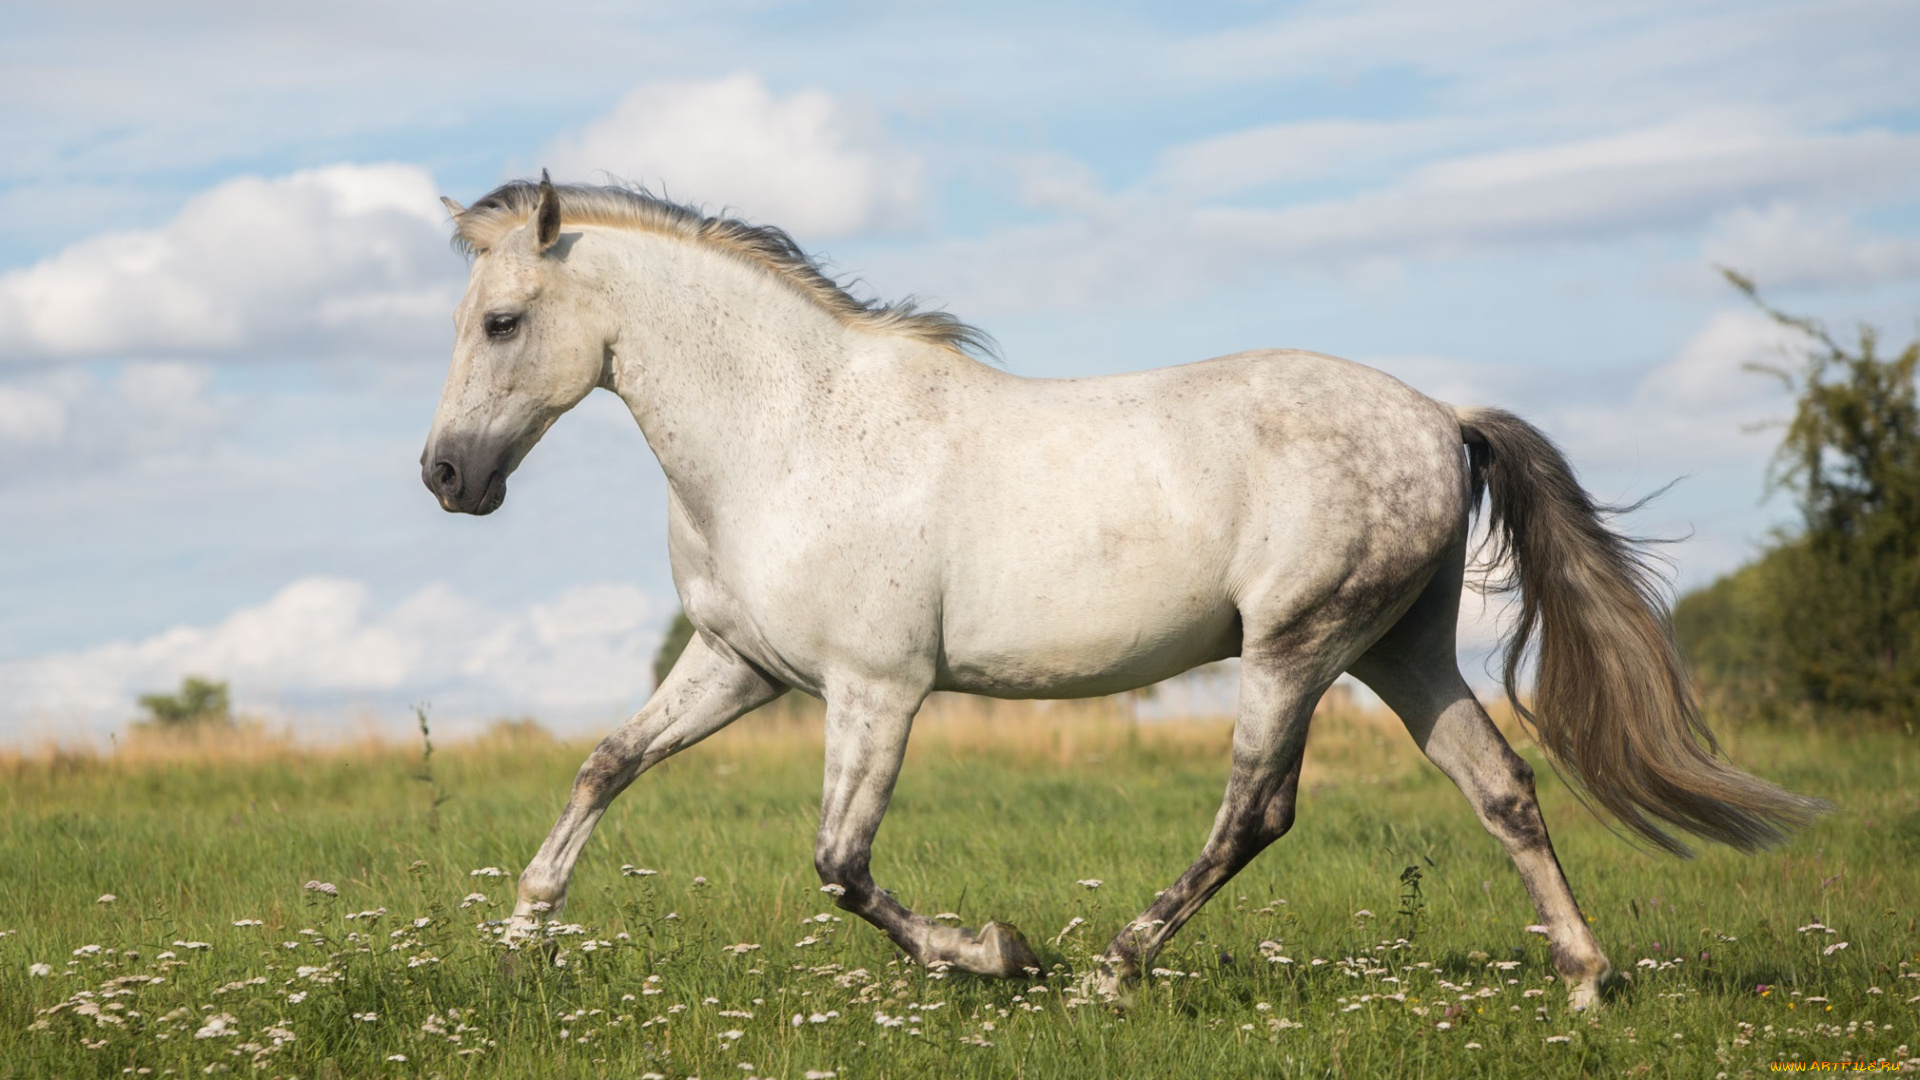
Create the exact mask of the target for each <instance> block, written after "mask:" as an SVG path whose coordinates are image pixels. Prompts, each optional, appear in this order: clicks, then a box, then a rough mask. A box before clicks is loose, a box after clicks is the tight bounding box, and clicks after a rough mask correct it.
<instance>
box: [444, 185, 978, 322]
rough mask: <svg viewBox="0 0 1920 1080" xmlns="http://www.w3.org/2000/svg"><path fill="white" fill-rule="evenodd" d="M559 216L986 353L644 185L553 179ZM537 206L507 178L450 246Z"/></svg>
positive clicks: (765, 234) (908, 307) (946, 317)
mask: <svg viewBox="0 0 1920 1080" xmlns="http://www.w3.org/2000/svg"><path fill="white" fill-rule="evenodd" d="M554 191H555V192H556V193H558V194H559V196H560V219H561V221H562V222H566V223H572V224H575V225H604V226H609V227H612V228H617V229H644V230H646V231H648V232H656V233H663V234H665V235H668V236H677V237H680V238H682V239H685V240H691V241H693V242H695V243H698V244H703V245H705V246H707V247H710V248H714V249H716V250H718V251H723V252H726V253H727V254H729V255H732V256H734V257H735V258H739V259H744V260H745V261H747V262H749V263H752V264H754V265H756V266H759V267H762V268H764V269H766V270H767V271H769V272H771V273H772V274H773V275H774V276H775V277H778V278H780V279H781V280H782V281H785V282H786V283H787V284H788V285H791V286H792V287H793V288H794V289H795V290H797V291H798V292H799V293H800V294H801V295H802V296H805V297H807V298H808V299H810V300H812V301H813V302H814V303H816V304H818V305H820V307H821V308H823V309H825V310H826V311H827V312H828V313H829V314H831V315H833V316H834V317H835V318H837V319H839V320H840V321H841V322H843V323H846V324H848V325H851V326H859V327H863V328H865V329H869V330H877V331H881V332H885V333H893V334H901V335H904V336H906V337H910V338H915V339H918V340H920V341H924V342H927V343H928V344H931V345H940V346H944V347H946V348H949V349H954V350H956V351H965V352H971V353H975V354H978V355H987V356H990V355H992V353H993V351H994V347H993V339H992V338H990V337H988V336H987V334H986V332H985V331H982V330H979V329H976V328H974V327H972V326H969V325H967V324H966V323H964V322H961V321H960V320H959V319H957V318H955V317H954V316H953V315H951V314H949V313H947V312H945V311H923V310H921V309H920V308H919V307H918V306H917V305H916V304H915V303H914V301H913V300H912V298H908V299H906V300H902V301H899V302H896V303H886V302H884V301H881V300H861V299H858V298H857V297H855V296H853V295H852V294H851V293H849V292H848V291H847V290H846V288H845V287H844V286H842V285H841V284H840V283H839V282H837V281H835V280H834V279H833V278H832V277H830V276H828V274H827V273H826V272H825V271H824V270H822V269H821V268H820V264H819V263H817V262H815V261H814V260H813V258H812V257H811V256H809V255H808V254H807V253H806V252H805V251H802V250H801V249H800V245H799V244H797V243H795V242H794V240H793V237H791V236H788V235H787V233H786V232H785V230H782V229H779V228H776V227H774V226H772V225H749V224H748V223H746V222H744V221H741V220H739V219H737V218H730V217H721V216H712V217H709V216H708V215H706V214H703V213H701V212H700V211H698V210H695V209H693V208H692V207H688V206H682V205H681V204H679V203H676V202H671V201H669V200H667V199H663V198H661V197H659V196H657V195H654V194H652V193H651V192H649V191H647V190H645V189H644V188H637V187H614V186H605V187H603V186H596V185H590V184H555V185H554ZM539 206H540V185H539V183H537V182H536V181H532V180H511V181H508V182H507V183H505V184H502V185H500V186H499V187H497V188H495V189H493V190H492V191H490V192H488V193H487V194H486V195H485V196H484V197H482V198H481V199H480V201H478V202H476V203H474V204H473V205H472V206H470V207H468V208H467V209H466V210H465V211H464V212H462V213H461V214H459V215H458V216H457V217H455V218H454V236H453V242H454V246H456V247H458V248H459V249H460V250H461V251H462V252H464V253H466V254H467V255H469V256H471V255H473V254H475V253H477V252H481V251H485V250H486V249H488V248H490V247H492V246H493V245H494V244H496V243H498V242H499V241H500V239H501V237H503V236H505V235H506V234H507V233H508V232H509V231H511V230H513V229H515V228H518V227H519V226H520V225H522V224H523V223H525V222H526V221H527V220H528V219H530V218H531V217H532V216H533V214H534V212H535V211H536V210H537V209H538V208H539Z"/></svg>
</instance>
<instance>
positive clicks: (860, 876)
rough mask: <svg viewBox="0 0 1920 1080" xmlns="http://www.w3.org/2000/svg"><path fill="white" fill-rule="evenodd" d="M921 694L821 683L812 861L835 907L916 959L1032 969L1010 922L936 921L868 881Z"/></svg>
mask: <svg viewBox="0 0 1920 1080" xmlns="http://www.w3.org/2000/svg"><path fill="white" fill-rule="evenodd" d="M925 697H926V690H925V689H924V688H920V689H908V688H904V687H888V686H884V685H879V684H868V685H856V686H841V687H829V689H828V692H827V766H826V784H825V788H826V790H825V793H824V794H823V796H822V798H821V805H820V835H819V839H818V840H817V842H816V843H815V846H814V854H813V862H814V867H815V868H816V869H817V870H819V872H820V880H821V882H822V883H823V885H824V888H825V889H826V890H827V891H828V892H830V893H832V894H834V897H835V900H836V902H837V903H839V905H840V906H841V907H842V908H844V909H846V910H848V911H851V912H853V913H854V914H856V915H858V916H860V917H861V918H863V919H865V920H867V921H868V922H870V923H872V924H873V925H875V926H877V927H879V928H880V929H881V930H883V931H885V932H886V934H887V936H888V937H890V938H892V939H893V942H894V944H896V945H898V946H900V948H901V950H902V951H904V952H905V953H906V954H907V955H908V956H910V957H912V958H913V960H914V961H915V962H916V963H919V964H921V965H923V966H927V967H933V966H937V965H951V966H953V967H957V968H959V969H960V970H962V971H968V972H972V973H973V974H975V975H993V976H998V977H1001V978H1013V977H1015V976H1019V975H1021V974H1023V973H1024V974H1027V975H1029V976H1038V975H1039V974H1040V961H1039V959H1038V958H1037V957H1035V956H1034V954H1033V950H1032V949H1030V948H1028V947H1027V943H1026V942H1025V941H1024V940H1022V939H1021V937H1020V934H1019V932H1018V931H1016V930H1014V929H1013V928H1012V927H1009V926H1002V925H997V924H995V923H988V924H986V925H985V926H983V927H981V928H980V932H979V933H978V934H975V933H973V932H971V931H968V930H962V929H960V928H958V927H953V926H942V925H940V924H938V923H935V922H933V921H932V920H931V919H928V918H926V917H925V916H922V915H916V914H914V913H913V912H912V911H909V910H907V908H906V906H905V905H903V904H901V903H900V902H899V901H898V900H895V899H894V898H893V897H892V896H891V895H889V894H888V893H887V892H886V891H884V890H882V889H879V888H876V887H875V886H874V883H873V874H872V873H871V871H870V869H869V865H870V862H871V860H872V854H873V838H874V835H875V834H876V833H878V832H879V830H880V819H881V817H882V816H884V815H885V814H886V812H887V803H888V802H889V801H890V800H891V799H892V797H893V784H894V781H895V780H896V779H898V778H899V776H900V761H901V759H902V757H903V756H904V755H905V753H906V749H907V734H908V732H909V731H910V730H911V729H912V727H913V715H914V713H915V712H917V711H918V710H919V708H920V702H921V700H922V699H924V698H925Z"/></svg>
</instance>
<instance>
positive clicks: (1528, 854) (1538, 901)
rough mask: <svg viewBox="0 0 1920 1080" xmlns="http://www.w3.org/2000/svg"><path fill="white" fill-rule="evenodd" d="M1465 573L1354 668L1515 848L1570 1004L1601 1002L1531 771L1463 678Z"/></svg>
mask: <svg viewBox="0 0 1920 1080" xmlns="http://www.w3.org/2000/svg"><path fill="white" fill-rule="evenodd" d="M1459 597H1460V564H1459V561H1458V560H1456V561H1455V563H1454V565H1453V566H1452V567H1451V572H1449V571H1447V570H1443V571H1441V573H1439V574H1438V575H1436V576H1435V579H1434V582H1433V583H1432V584H1430V585H1429V586H1428V587H1427V590H1426V592H1425V593H1423V594H1422V595H1421V597H1420V599H1419V600H1418V601H1417V602H1416V603H1415V605H1414V607H1413V608H1412V609H1411V610H1410V611H1408V613H1407V614H1406V615H1405V616H1404V617H1403V618H1402V619H1401V620H1400V622H1399V623H1398V624H1397V625H1396V626H1395V627H1394V628H1393V629H1392V630H1391V631H1389V632H1388V634H1387V636H1386V637H1384V638H1382V639H1381V640H1380V642H1379V643H1377V644H1376V645H1375V646H1374V647H1373V649H1372V650H1371V651H1369V652H1368V653H1367V655H1366V656H1364V657H1362V658H1361V660H1360V661H1358V662H1357V663H1355V664H1354V665H1353V667H1352V669H1351V670H1352V672H1353V675H1354V676H1355V677H1356V678H1358V679H1360V680H1361V681H1362V682H1365V683H1366V684H1367V685H1368V686H1370V687H1372V688H1373V690H1374V692H1375V693H1377V694H1379V695H1380V698H1381V700H1382V701H1385V702H1386V703H1387V705H1388V706H1389V707H1390V708H1392V709H1393V711H1394V712H1396V713H1398V714H1399V715H1400V719H1401V721H1402V722H1403V723H1405V724H1406V726H1407V731H1408V732H1409V733H1410V734H1412V736H1413V740H1414V742H1416V743H1418V744H1419V745H1420V749H1421V750H1422V751H1424V752H1425V753H1426V755H1427V757H1428V759H1429V760H1431V761H1432V762H1433V763H1434V764H1435V765H1437V766H1439V768H1440V771H1441V772H1443V773H1445V774H1447V776H1448V777H1449V778H1450V779H1451V780H1453V782H1454V783H1455V784H1457V785H1459V788H1460V791H1461V793H1462V794H1464V795H1466V797H1467V801H1468V802H1470V803H1472V804H1473V809H1474V812H1475V813H1476V814H1478V815H1479V817H1480V823H1481V824H1482V825H1484V826H1485V827H1486V830H1487V831H1488V832H1490V833H1492V834H1493V835H1494V837H1495V838H1496V839H1498V840H1499V841H1500V843H1501V844H1502V845H1504V846H1505V847H1506V849H1507V855H1508V856H1509V857H1510V858H1512V859H1513V865H1514V867H1515V869H1517V870H1519V872H1520V880H1521V881H1522V882H1523V883H1524V884H1525V885H1526V887H1527V894H1528V895H1529V896H1530V897H1532V899H1533V906H1534V910H1535V911H1537V912H1538V913H1539V918H1540V922H1541V924H1542V925H1544V926H1545V927H1546V930H1547V941H1548V945H1549V948H1550V950H1551V952H1552V954H1553V965H1554V968H1555V969H1556V970H1557V971H1559V973H1560V977H1561V978H1562V979H1564V980H1565V981H1566V983H1567V990H1568V1002H1569V1003H1570V1004H1571V1005H1572V1006H1573V1007H1574V1008H1576V1009H1584V1008H1587V1007H1588V1006H1591V1005H1593V1004H1595V1003H1596V1002H1597V1001H1598V1000H1599V986H1600V980H1601V979H1602V978H1604V977H1605V976H1606V974H1607V971H1608V970H1609V968H1608V964H1607V958H1606V956H1605V954H1603V953H1602V952H1601V951H1600V943H1599V942H1598V941H1596V940H1595V939H1594V936H1593V931H1592V929H1591V928H1589V927H1588V926H1587V922H1586V919H1585V918H1583V917H1582V916H1581V914H1580V906H1579V904H1578V903H1576V902H1575V901H1574V898H1573V890H1572V888H1570V887H1569V886H1568V885H1567V877H1566V874H1565V873H1564V872H1562V871H1561V869H1560V860H1559V859H1558V858H1557V857H1556V856H1555V855H1554V852H1553V843H1552V841H1551V840H1549V839H1548V837H1547V826H1546V822H1545V821H1544V820H1542V818H1541V816H1540V805H1539V803H1538V802H1537V801H1536V800H1535V798H1534V790H1533V768H1532V766H1530V765H1528V764H1527V763H1526V760H1525V759H1523V758H1521V756H1520V755H1519V754H1516V753H1514V752H1513V748H1512V747H1511V746H1509V745H1507V740H1506V737H1505V736H1503V735H1501V734H1500V729H1499V728H1497V727H1495V726H1494V724H1493V721H1492V719H1490V718H1489V717H1488V716H1487V713H1486V710H1485V709H1483V708H1481V707H1480V702H1479V701H1477V700H1475V698H1474V696H1473V691H1472V690H1471V689H1469V688H1468V687H1467V684H1466V681H1465V680H1464V679H1462V678H1461V677H1460V668H1459V662H1458V660H1457V659H1456V657H1455V655H1454V625H1455V619H1456V612H1457V610H1458V607H1459Z"/></svg>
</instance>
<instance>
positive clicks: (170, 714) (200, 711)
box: [140, 675, 233, 728]
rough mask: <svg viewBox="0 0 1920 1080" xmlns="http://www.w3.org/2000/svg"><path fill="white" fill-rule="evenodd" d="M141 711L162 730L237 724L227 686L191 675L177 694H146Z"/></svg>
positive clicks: (143, 697) (181, 681) (141, 700)
mask: <svg viewBox="0 0 1920 1080" xmlns="http://www.w3.org/2000/svg"><path fill="white" fill-rule="evenodd" d="M140 707H141V708H143V709H145V710H147V716H148V719H147V721H146V722H147V723H148V724H150V725H152V726H153V727H158V728H187V727H197V726H200V725H203V724H221V725H228V726H231V725H232V724H233V708H232V705H231V704H230V702H229V701H228V699H227V684H226V683H223V682H214V681H213V680H211V679H203V678H200V677H199V676H197V675H189V676H187V677H186V678H184V679H182V680H180V692H179V693H177V694H143V695H141V697H140Z"/></svg>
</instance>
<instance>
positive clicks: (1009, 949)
mask: <svg viewBox="0 0 1920 1080" xmlns="http://www.w3.org/2000/svg"><path fill="white" fill-rule="evenodd" d="M980 949H981V951H982V952H984V953H985V954H986V957H987V962H988V963H989V964H990V965H991V966H992V968H993V969H994V970H993V971H992V972H991V973H992V974H995V975H998V976H999V977H1001V978H1003V979H1019V978H1030V979H1038V978H1044V977H1045V974H1046V968H1044V967H1042V966H1041V964H1040V958H1039V957H1038V956H1035V955H1034V953H1033V949H1032V947H1030V946H1029V945H1028V944H1027V939H1026V938H1024V937H1021V936H1020V931H1019V930H1018V929H1017V928H1015V927H1012V926H1009V925H1007V924H1005V923H997V922H990V923H988V924H987V925H985V926H983V927H981V928H980Z"/></svg>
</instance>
